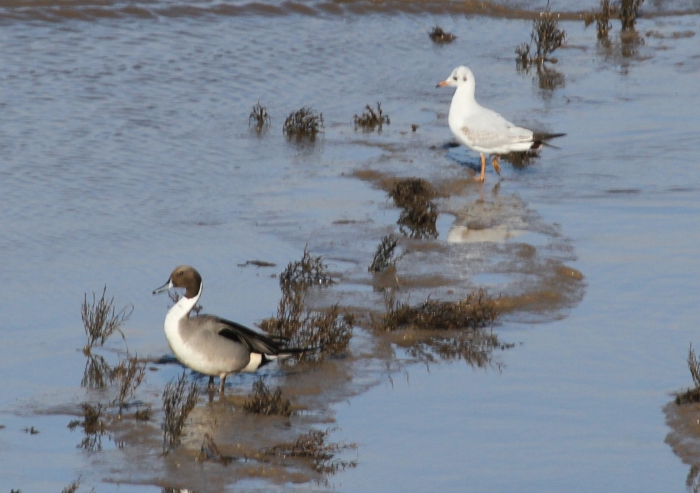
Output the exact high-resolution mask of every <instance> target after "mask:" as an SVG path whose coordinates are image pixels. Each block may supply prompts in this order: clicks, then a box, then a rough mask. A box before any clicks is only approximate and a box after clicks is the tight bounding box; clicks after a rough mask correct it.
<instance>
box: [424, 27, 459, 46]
mask: <svg viewBox="0 0 700 493" xmlns="http://www.w3.org/2000/svg"><path fill="white" fill-rule="evenodd" d="M428 36H429V37H430V39H431V40H433V43H438V44H442V43H451V42H452V41H454V40H455V38H456V37H457V36H455V35H454V34H452V33H448V32H447V31H445V30H443V29H442V28H441V27H440V26H435V27H433V28H432V29H431V30H430V32H429V33H428Z"/></svg>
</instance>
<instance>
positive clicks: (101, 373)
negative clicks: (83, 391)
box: [80, 353, 113, 389]
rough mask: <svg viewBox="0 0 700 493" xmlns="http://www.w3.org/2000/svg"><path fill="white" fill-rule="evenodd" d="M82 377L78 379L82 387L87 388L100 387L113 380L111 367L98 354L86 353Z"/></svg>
mask: <svg viewBox="0 0 700 493" xmlns="http://www.w3.org/2000/svg"><path fill="white" fill-rule="evenodd" d="M86 356H87V361H86V362H85V370H84V371H83V379H82V380H81V381H80V385H81V386H82V387H86V388H88V389H101V388H104V387H106V386H107V385H110V384H112V382H113V379H112V377H113V369H112V367H111V366H110V365H109V364H108V363H107V360H105V359H104V357H102V356H100V355H99V354H93V353H87V354H86Z"/></svg>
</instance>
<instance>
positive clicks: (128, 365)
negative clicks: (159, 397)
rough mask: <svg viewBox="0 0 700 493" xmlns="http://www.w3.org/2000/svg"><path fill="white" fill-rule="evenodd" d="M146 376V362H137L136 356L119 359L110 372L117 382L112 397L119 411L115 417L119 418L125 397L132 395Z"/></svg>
mask: <svg viewBox="0 0 700 493" xmlns="http://www.w3.org/2000/svg"><path fill="white" fill-rule="evenodd" d="M145 377H146V363H145V362H143V363H141V362H139V360H138V359H137V358H136V357H133V358H128V357H127V359H126V360H123V361H120V362H119V365H117V366H116V367H115V368H114V370H113V372H112V379H113V380H114V381H116V382H117V383H118V384H119V389H118V392H117V397H116V399H114V403H115V404H119V413H118V415H117V417H118V418H119V419H121V416H122V409H123V408H124V402H125V401H126V399H127V398H129V397H131V396H133V395H134V392H136V389H137V388H138V387H139V385H141V382H143V379H144V378H145Z"/></svg>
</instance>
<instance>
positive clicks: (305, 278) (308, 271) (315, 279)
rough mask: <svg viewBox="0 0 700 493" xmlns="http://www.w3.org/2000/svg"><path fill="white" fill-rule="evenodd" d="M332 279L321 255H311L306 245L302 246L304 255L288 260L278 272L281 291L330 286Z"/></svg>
mask: <svg viewBox="0 0 700 493" xmlns="http://www.w3.org/2000/svg"><path fill="white" fill-rule="evenodd" d="M331 284H333V279H332V278H331V276H330V275H329V274H328V266H327V265H326V264H324V263H323V257H321V256H320V255H319V256H316V257H314V256H312V255H311V254H310V253H309V250H308V248H307V247H304V255H303V256H302V257H301V260H299V261H295V262H290V263H289V264H288V265H287V267H286V268H285V269H284V271H282V273H281V274H280V287H281V288H282V291H284V290H287V289H295V288H297V287H302V288H306V287H309V286H330V285H331Z"/></svg>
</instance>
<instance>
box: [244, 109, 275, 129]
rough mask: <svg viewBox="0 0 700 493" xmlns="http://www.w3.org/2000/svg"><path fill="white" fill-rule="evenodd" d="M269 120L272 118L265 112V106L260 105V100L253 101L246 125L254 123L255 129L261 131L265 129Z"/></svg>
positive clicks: (268, 124)
mask: <svg viewBox="0 0 700 493" xmlns="http://www.w3.org/2000/svg"><path fill="white" fill-rule="evenodd" d="M271 122H272V119H271V118H270V115H269V114H268V112H267V108H265V107H264V106H263V105H261V104H260V101H258V102H257V103H255V105H254V106H253V111H251V112H250V115H249V116H248V126H250V125H251V124H252V123H254V124H255V131H256V132H258V133H261V132H262V131H263V130H266V129H267V128H268V127H269V126H270V123H271Z"/></svg>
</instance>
